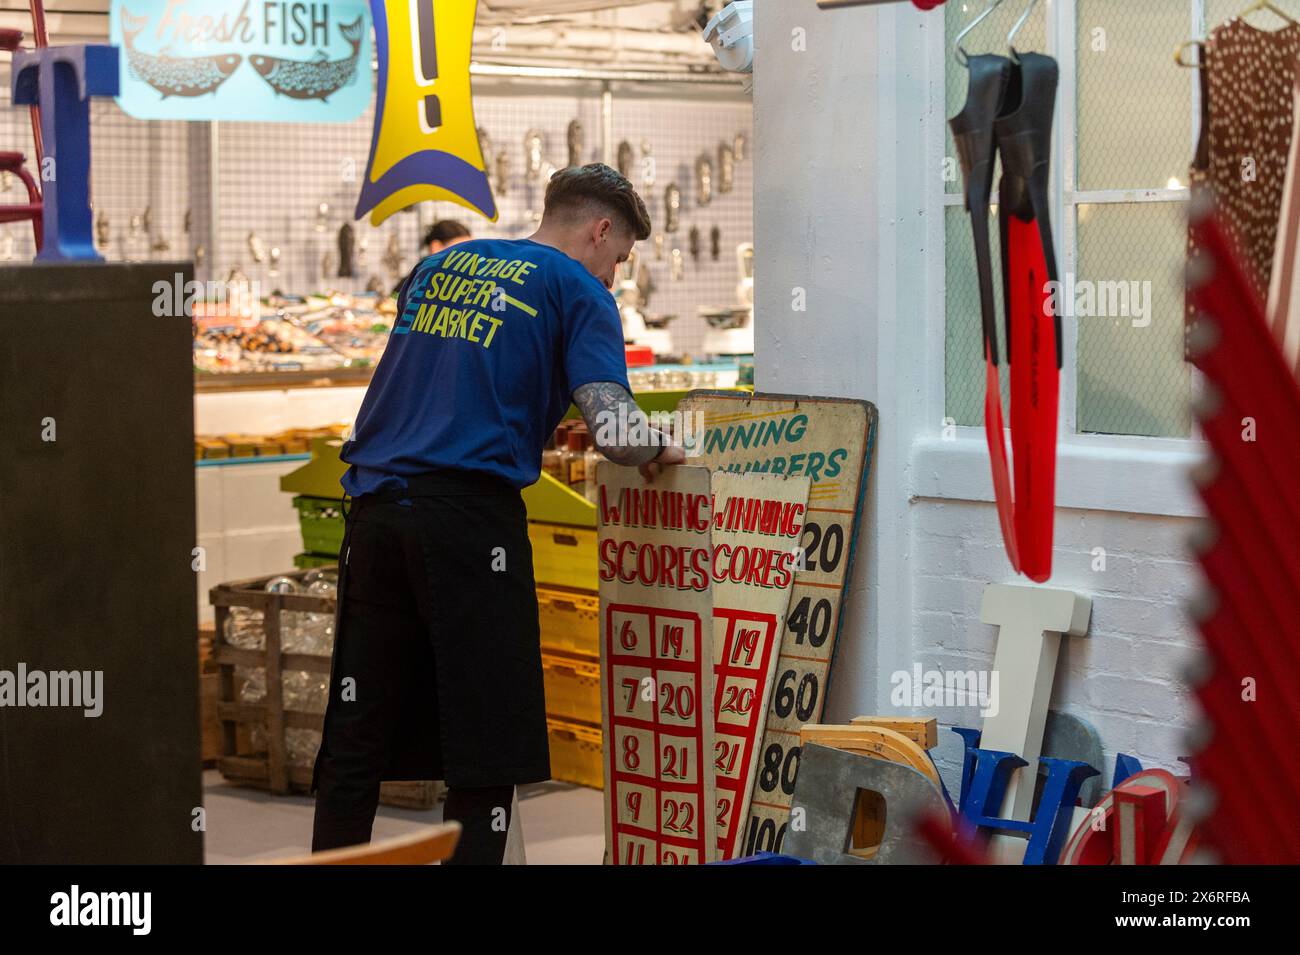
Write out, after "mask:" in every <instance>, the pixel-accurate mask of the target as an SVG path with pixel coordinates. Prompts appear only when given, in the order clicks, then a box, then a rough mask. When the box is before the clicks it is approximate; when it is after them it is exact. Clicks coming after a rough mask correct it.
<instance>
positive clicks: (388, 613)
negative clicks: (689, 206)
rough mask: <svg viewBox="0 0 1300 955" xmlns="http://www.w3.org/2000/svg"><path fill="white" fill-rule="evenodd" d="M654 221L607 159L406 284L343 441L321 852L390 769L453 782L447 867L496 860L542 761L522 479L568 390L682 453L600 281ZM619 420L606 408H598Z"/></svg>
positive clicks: (633, 433)
mask: <svg viewBox="0 0 1300 955" xmlns="http://www.w3.org/2000/svg"><path fill="white" fill-rule="evenodd" d="M649 235H650V218H649V215H648V214H647V213H646V208H645V204H644V203H643V202H642V201H641V198H640V197H639V196H638V195H637V194H636V191H635V189H633V187H632V184H631V183H630V182H628V180H627V179H626V178H624V177H623V176H622V175H620V174H619V173H618V172H616V171H615V170H613V169H611V168H610V167H608V166H605V165H602V164H594V165H590V166H583V167H572V168H569V169H565V170H562V171H561V172H558V173H556V174H555V176H554V177H552V179H551V181H550V183H549V185H548V186H547V190H546V202H545V211H544V213H543V216H542V223H541V226H540V228H539V229H538V231H537V232H536V234H535V235H533V236H532V237H531V238H528V239H519V240H504V239H480V240H472V241H467V242H461V243H458V244H456V245H454V246H452V247H450V248H447V249H444V250H443V251H441V252H439V253H437V254H435V255H432V256H429V257H428V258H426V259H424V260H423V261H422V262H420V263H419V265H417V266H416V267H415V269H414V271H412V272H411V274H410V275H409V276H407V278H406V281H405V282H403V283H402V286H401V290H400V293H399V295H398V310H399V311H398V316H397V321H396V323H395V324H394V326H393V332H392V337H391V339H390V340H389V343H388V347H387V350H386V351H385V352H384V356H383V359H382V360H381V361H380V363H379V366H378V368H377V369H376V370H375V375H374V379H373V380H372V381H371V383H370V387H369V389H368V390H367V392H366V397H365V400H364V401H363V402H362V405H361V411H360V412H359V414H358V415H357V420H356V424H355V426H354V428H353V434H352V437H351V439H350V440H349V441H347V442H346V443H345V444H344V446H343V454H342V457H343V460H344V461H345V462H346V463H347V464H348V465H349V467H348V471H347V473H346V475H345V476H344V477H343V487H344V490H345V491H346V492H347V493H348V494H349V495H351V496H352V498H353V504H352V508H351V510H350V513H349V516H348V522H347V523H348V526H347V536H346V539H345V540H344V545H343V552H342V554H341V568H340V571H341V572H340V580H339V624H338V632H337V634H336V639H335V648H334V663H333V668H332V674H331V678H330V698H329V706H328V709H327V711H326V715H325V727H324V733H323V735H322V741H321V748H320V753H319V755H318V757H317V761H316V771H315V774H314V779H313V788H314V789H315V790H316V791H317V798H316V819H315V826H314V832H313V838H312V847H313V850H315V851H320V850H323V849H331V848H337V847H341V846H346V845H355V844H357V843H362V842H368V841H369V839H370V831H371V827H372V825H373V822H374V814H375V808H376V805H377V801H378V797H379V784H380V780H383V779H445V780H446V782H447V786H448V794H447V802H446V807H445V809H444V819H447V820H456V821H458V822H460V823H461V826H462V834H461V841H460V844H459V846H458V847H457V850H456V855H455V857H454V858H453V860H452V861H453V862H463V863H500V862H501V861H502V856H503V852H504V848H505V838H506V830H507V828H508V823H509V817H510V811H511V805H512V801H513V795H514V787H515V786H516V785H518V784H521V783H530V782H540V781H542V780H545V779H549V778H550V757H549V750H548V746H547V730H546V715H545V702H544V699H543V693H542V667H541V651H540V646H539V633H538V621H537V600H536V593H535V590H534V586H535V585H534V581H533V570H532V550H531V546H530V544H529V541H528V531H527V515H526V513H525V510H524V505H523V501H522V498H521V497H520V493H519V492H520V490H521V489H522V488H524V487H527V486H528V485H530V484H532V483H533V482H535V481H536V480H537V478H538V475H539V473H540V470H541V458H542V449H543V446H544V444H545V442H546V439H547V438H548V437H549V436H550V435H551V434H552V432H554V430H555V427H556V425H557V424H558V423H559V422H560V420H561V419H562V418H563V416H564V414H565V413H566V412H567V410H568V408H569V405H570V403H571V402H573V403H576V404H577V405H578V407H579V409H580V410H581V411H582V414H583V416H584V417H585V418H586V420H587V423H588V425H589V426H590V430H591V433H592V434H593V435H596V436H597V437H598V439H604V438H605V437H606V436H608V435H609V434H610V432H611V431H612V430H613V429H610V428H608V427H602V426H601V424H602V422H610V421H619V422H623V421H626V422H627V428H626V430H625V431H623V432H622V435H623V436H624V440H630V439H635V438H638V437H641V436H645V435H649V438H648V440H641V441H640V443H639V444H631V443H624V444H614V445H611V446H604V445H599V449H600V451H601V452H602V453H604V454H605V456H606V457H608V458H609V459H610V460H611V461H614V462H615V463H617V464H623V465H629V466H636V467H639V468H640V469H641V471H642V473H643V474H644V475H645V477H646V479H647V480H652V479H653V478H654V476H655V475H656V474H657V473H658V472H659V470H660V469H661V468H662V467H663V466H667V465H673V464H680V463H681V462H682V461H683V460H684V455H683V452H682V450H681V448H678V447H674V446H672V445H671V444H670V443H669V442H668V440H667V439H666V438H665V437H664V436H663V435H661V434H660V433H658V432H656V431H653V430H652V429H650V428H649V427H648V425H647V423H646V421H645V417H644V415H643V414H642V412H641V411H640V409H639V408H638V407H637V405H636V403H635V401H634V400H633V398H632V395H631V393H630V389H629V388H628V383H627V362H626V359H625V355H624V347H623V330H622V323H621V321H620V319H619V313H618V308H617V306H616V305H615V303H614V298H613V296H612V295H611V294H610V291H609V290H610V289H611V288H612V287H613V284H614V275H615V271H616V269H617V268H618V265H619V264H620V263H622V262H624V261H626V259H627V258H628V256H629V255H630V254H631V251H632V247H633V245H634V244H635V243H636V242H637V241H638V240H640V239H645V238H647V237H648V236H649ZM611 416H612V417H611Z"/></svg>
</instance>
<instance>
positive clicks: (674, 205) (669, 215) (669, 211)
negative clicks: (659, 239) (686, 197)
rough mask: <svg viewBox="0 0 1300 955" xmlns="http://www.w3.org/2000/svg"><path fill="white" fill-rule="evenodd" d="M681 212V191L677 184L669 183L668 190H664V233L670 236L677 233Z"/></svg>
mask: <svg viewBox="0 0 1300 955" xmlns="http://www.w3.org/2000/svg"><path fill="white" fill-rule="evenodd" d="M681 211H682V191H681V189H679V188H677V183H675V182H670V183H669V184H668V188H667V189H665V190H664V231H665V232H667V233H669V234H670V235H671V234H672V233H674V232H676V231H677V229H678V227H679V225H680V216H681Z"/></svg>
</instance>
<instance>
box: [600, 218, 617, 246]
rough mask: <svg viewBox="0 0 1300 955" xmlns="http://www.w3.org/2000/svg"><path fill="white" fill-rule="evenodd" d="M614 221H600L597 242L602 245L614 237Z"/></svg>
mask: <svg viewBox="0 0 1300 955" xmlns="http://www.w3.org/2000/svg"><path fill="white" fill-rule="evenodd" d="M613 234H614V220H613V219H600V220H599V221H597V223H596V242H597V243H601V242H604V241H606V240H607V239H610V238H612V237H613Z"/></svg>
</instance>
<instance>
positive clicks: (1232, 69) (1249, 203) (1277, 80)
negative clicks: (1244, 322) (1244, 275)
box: [1204, 18, 1300, 300]
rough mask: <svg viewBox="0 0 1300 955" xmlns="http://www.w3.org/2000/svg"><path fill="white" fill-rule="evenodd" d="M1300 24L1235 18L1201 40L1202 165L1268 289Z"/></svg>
mask: <svg viewBox="0 0 1300 955" xmlns="http://www.w3.org/2000/svg"><path fill="white" fill-rule="evenodd" d="M1297 58H1300V24H1288V25H1287V26H1285V27H1283V28H1282V29H1280V30H1261V29H1259V28H1258V27H1255V26H1253V25H1251V24H1250V23H1248V22H1246V21H1245V20H1241V19H1237V18H1234V19H1232V20H1228V21H1227V22H1225V23H1224V24H1222V25H1221V26H1219V27H1218V28H1216V29H1215V30H1214V31H1213V32H1212V33H1211V34H1210V37H1209V40H1208V41H1207V42H1206V45H1205V67H1204V68H1205V70H1206V77H1207V80H1208V85H1209V108H1208V129H1207V132H1208V136H1207V141H1208V144H1209V166H1208V169H1207V170H1206V174H1207V178H1208V180H1209V185H1210V187H1211V189H1212V190H1213V194H1214V198H1215V201H1216V203H1217V205H1218V208H1219V210H1220V212H1221V214H1222V215H1223V217H1224V219H1225V220H1226V222H1227V224H1228V227H1229V229H1230V230H1231V231H1232V233H1233V236H1234V238H1235V240H1236V242H1237V244H1238V246H1239V247H1240V249H1241V251H1242V254H1243V255H1244V257H1245V259H1246V261H1247V262H1248V263H1249V265H1250V269H1249V271H1250V273H1251V278H1252V280H1253V281H1254V284H1255V286H1256V289H1257V290H1258V292H1259V296H1260V299H1261V300H1265V299H1267V297H1268V286H1269V278H1270V275H1271V273H1272V270H1273V247H1274V245H1275V243H1276V241H1277V227H1278V216H1279V214H1280V212H1281V206H1282V190H1283V188H1284V186H1285V184H1286V168H1287V160H1288V157H1289V155H1290V151H1291V132H1292V124H1293V110H1294V101H1295V79H1296V61H1297Z"/></svg>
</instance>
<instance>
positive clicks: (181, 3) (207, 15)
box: [109, 0, 372, 122]
mask: <svg viewBox="0 0 1300 955" xmlns="http://www.w3.org/2000/svg"><path fill="white" fill-rule="evenodd" d="M109 16H110V22H111V27H110V31H111V38H112V41H113V43H114V44H116V45H118V46H119V47H121V49H122V56H121V90H122V92H121V95H120V96H119V97H118V104H119V105H120V106H121V107H122V109H124V110H125V111H126V112H127V113H129V114H130V115H131V116H134V117H135V118H136V119H194V120H230V119H238V120H261V121H276V122H348V121H350V120H353V119H356V118H357V116H359V115H360V114H361V113H362V112H363V111H364V110H365V108H366V107H367V106H368V105H369V104H370V96H371V89H372V86H371V76H370V74H371V67H370V63H371V50H370V10H369V6H368V4H367V2H366V0H316V2H305V3H300V2H276V0H271V2H265V0H261V2H256V3H255V2H253V0H112V5H111V9H110V14H109Z"/></svg>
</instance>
